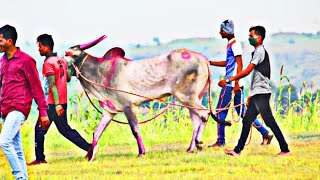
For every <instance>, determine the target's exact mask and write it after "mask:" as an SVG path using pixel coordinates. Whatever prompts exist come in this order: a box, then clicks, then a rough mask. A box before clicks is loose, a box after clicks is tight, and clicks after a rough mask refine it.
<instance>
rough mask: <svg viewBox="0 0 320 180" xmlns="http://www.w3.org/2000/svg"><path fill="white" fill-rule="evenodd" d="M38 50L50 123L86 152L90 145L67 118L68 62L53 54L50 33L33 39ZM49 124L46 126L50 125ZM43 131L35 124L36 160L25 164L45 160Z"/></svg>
mask: <svg viewBox="0 0 320 180" xmlns="http://www.w3.org/2000/svg"><path fill="white" fill-rule="evenodd" d="M37 42H38V46H39V52H40V55H41V56H45V57H46V59H45V60H44V63H43V69H42V74H43V75H44V77H45V78H46V80H47V82H48V83H46V85H45V91H47V92H48V96H47V101H48V104H49V109H48V116H49V119H50V125H51V123H52V121H54V122H55V124H56V126H57V129H58V131H59V132H60V133H61V134H62V135H63V136H64V137H66V138H67V139H68V140H70V141H71V142H73V143H74V144H75V145H77V146H78V147H80V148H81V149H83V150H85V151H88V150H89V149H90V147H91V144H89V143H88V142H87V141H86V140H85V139H83V138H82V137H81V136H80V134H79V133H78V132H77V131H76V130H74V129H71V127H70V126H69V124H68V119H67V104H68V101H67V82H69V81H70V79H71V76H70V74H69V73H68V62H67V61H66V60H65V59H63V58H61V57H59V56H57V53H53V52H52V51H53V46H54V42H53V39H52V36H51V35H48V34H42V35H40V36H39V37H38V38H37ZM50 125H49V126H50ZM46 133H47V130H43V129H41V128H39V124H38V123H37V124H36V126H35V154H36V160H34V161H33V162H31V163H29V164H28V165H37V164H41V163H47V161H46V160H45V155H44V136H45V134H46Z"/></svg>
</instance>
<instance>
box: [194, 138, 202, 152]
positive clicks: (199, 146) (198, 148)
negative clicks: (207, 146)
mask: <svg viewBox="0 0 320 180" xmlns="http://www.w3.org/2000/svg"><path fill="white" fill-rule="evenodd" d="M195 141H196V148H197V150H198V151H202V144H203V142H202V141H198V140H195Z"/></svg>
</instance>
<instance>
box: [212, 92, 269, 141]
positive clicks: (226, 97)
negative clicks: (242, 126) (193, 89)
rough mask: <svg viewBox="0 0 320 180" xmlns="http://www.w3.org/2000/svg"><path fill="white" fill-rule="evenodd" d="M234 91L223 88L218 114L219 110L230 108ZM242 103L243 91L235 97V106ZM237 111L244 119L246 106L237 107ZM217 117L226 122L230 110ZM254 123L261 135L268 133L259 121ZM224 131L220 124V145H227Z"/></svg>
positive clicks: (221, 112)
mask: <svg viewBox="0 0 320 180" xmlns="http://www.w3.org/2000/svg"><path fill="white" fill-rule="evenodd" d="M232 91H233V87H229V86H224V87H222V88H221V92H220V96H219V101H218V104H217V112H219V109H221V108H226V107H229V106H230V105H229V106H227V105H228V103H229V102H230V101H231V99H232ZM242 102H244V101H243V91H242V90H241V91H238V92H236V94H235V96H234V106H237V105H239V104H241V103H242ZM240 108H242V110H241V114H240ZM236 111H237V113H238V115H240V117H242V118H243V117H244V114H245V105H244V104H243V105H241V106H238V107H236ZM217 115H218V118H219V119H221V120H226V117H227V115H228V110H223V111H220V112H219V113H218V114H217ZM253 123H254V125H255V127H256V129H257V130H258V131H259V132H260V133H261V135H262V136H263V135H265V134H266V133H267V132H268V130H267V129H266V128H264V127H263V126H262V124H261V123H260V121H259V120H257V119H255V120H254V121H253ZM224 129H225V126H224V125H221V124H218V143H220V144H223V143H225V131H224Z"/></svg>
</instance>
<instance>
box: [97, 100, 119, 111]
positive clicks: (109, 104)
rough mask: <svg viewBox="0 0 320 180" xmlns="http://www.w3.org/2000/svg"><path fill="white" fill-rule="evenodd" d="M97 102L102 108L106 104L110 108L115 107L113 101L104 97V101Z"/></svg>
mask: <svg viewBox="0 0 320 180" xmlns="http://www.w3.org/2000/svg"><path fill="white" fill-rule="evenodd" d="M99 104H100V106H101V107H102V108H105V107H106V106H107V107H108V108H110V109H113V110H114V109H116V106H114V105H113V103H112V102H111V101H109V100H108V99H106V100H105V102H102V101H99Z"/></svg>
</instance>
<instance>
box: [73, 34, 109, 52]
mask: <svg viewBox="0 0 320 180" xmlns="http://www.w3.org/2000/svg"><path fill="white" fill-rule="evenodd" d="M106 37H107V36H106V35H103V36H101V37H99V38H98V39H96V40H94V41H92V42H89V43H86V44H81V45H80V46H79V47H80V49H81V50H85V49H88V48H91V47H92V46H94V45H96V44H98V43H99V42H101V41H102V40H104V39H105V38H106Z"/></svg>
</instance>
